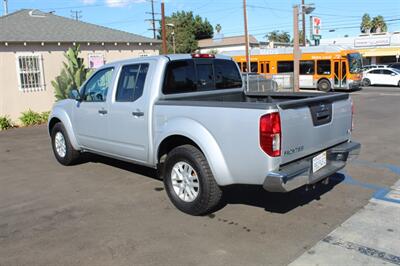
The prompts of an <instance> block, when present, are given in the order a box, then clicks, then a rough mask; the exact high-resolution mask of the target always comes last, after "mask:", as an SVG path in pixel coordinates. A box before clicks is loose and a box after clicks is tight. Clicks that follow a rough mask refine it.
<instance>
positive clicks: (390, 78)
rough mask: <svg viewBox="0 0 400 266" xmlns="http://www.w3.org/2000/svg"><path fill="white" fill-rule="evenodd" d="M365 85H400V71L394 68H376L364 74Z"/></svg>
mask: <svg viewBox="0 0 400 266" xmlns="http://www.w3.org/2000/svg"><path fill="white" fill-rule="evenodd" d="M362 81H363V85H364V86H370V85H393V86H399V87H400V71H399V70H397V69H394V68H374V69H370V70H368V71H365V73H364V74H363V80H362Z"/></svg>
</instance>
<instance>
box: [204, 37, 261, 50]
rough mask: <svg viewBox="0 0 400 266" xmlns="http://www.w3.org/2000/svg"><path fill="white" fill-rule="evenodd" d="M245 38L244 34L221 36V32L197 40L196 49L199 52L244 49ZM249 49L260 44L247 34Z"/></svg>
mask: <svg viewBox="0 0 400 266" xmlns="http://www.w3.org/2000/svg"><path fill="white" fill-rule="evenodd" d="M245 43H246V42H245V38H244V35H241V36H232V37H223V35H222V34H221V35H220V36H219V37H214V38H210V39H203V40H199V42H198V47H199V48H198V51H199V52H200V53H224V52H229V51H237V50H243V51H244V50H245V47H246V45H245ZM249 45H250V49H252V48H255V47H259V46H260V44H259V42H258V41H257V39H256V38H255V37H254V36H252V35H249Z"/></svg>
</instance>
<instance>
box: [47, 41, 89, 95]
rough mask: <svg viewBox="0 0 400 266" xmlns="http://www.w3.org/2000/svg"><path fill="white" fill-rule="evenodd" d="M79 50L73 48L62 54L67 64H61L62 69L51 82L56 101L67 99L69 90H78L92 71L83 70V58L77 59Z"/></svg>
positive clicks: (77, 47)
mask: <svg viewBox="0 0 400 266" xmlns="http://www.w3.org/2000/svg"><path fill="white" fill-rule="evenodd" d="M79 53H80V49H79V45H78V46H73V47H71V48H69V49H68V51H67V52H66V53H65V54H64V56H65V58H66V59H67V63H68V64H67V63H65V62H63V69H62V70H61V73H60V75H59V76H57V77H56V78H55V80H53V81H51V84H52V85H53V87H54V92H55V97H56V99H57V100H62V99H67V98H68V97H69V94H70V92H71V90H73V89H79V88H80V87H81V85H82V84H83V83H84V82H85V80H86V79H87V78H88V77H89V76H90V75H91V74H92V71H91V70H89V69H87V68H85V65H84V64H83V58H80V57H79Z"/></svg>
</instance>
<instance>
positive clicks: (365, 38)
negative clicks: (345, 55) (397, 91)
mask: <svg viewBox="0 0 400 266" xmlns="http://www.w3.org/2000/svg"><path fill="white" fill-rule="evenodd" d="M321 45H346V46H350V47H352V48H354V49H356V50H358V51H360V53H361V54H362V56H363V57H364V64H387V63H392V62H396V61H400V59H399V56H400V32H393V33H372V34H360V35H358V36H355V37H342V38H332V39H321Z"/></svg>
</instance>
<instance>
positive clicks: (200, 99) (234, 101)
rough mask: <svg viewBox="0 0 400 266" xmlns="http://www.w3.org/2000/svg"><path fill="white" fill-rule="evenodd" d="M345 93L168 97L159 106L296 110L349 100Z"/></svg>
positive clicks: (272, 93)
mask: <svg viewBox="0 0 400 266" xmlns="http://www.w3.org/2000/svg"><path fill="white" fill-rule="evenodd" d="M348 98H349V95H348V94H345V93H336V92H331V93H324V94H321V93H316V92H297V93H293V92H264V93H263V92H256V93H244V92H243V91H238V92H228V93H220V94H215V93H213V94H207V95H204V94H203V95H195V96H183V97H182V96H179V97H168V98H166V99H163V100H159V102H158V103H157V104H167V105H169V104H172V105H174V104H176V105H191V106H213V107H232V108H234V107H239V108H251V109H254V108H255V109H265V108H268V107H273V106H277V105H279V107H280V108H282V109H288V108H296V107H300V106H305V105H311V104H315V103H332V102H334V101H339V100H345V99H348Z"/></svg>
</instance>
